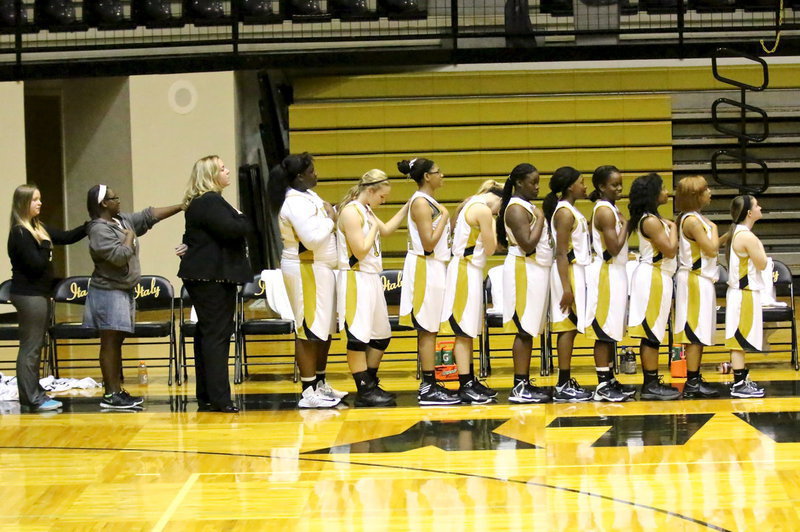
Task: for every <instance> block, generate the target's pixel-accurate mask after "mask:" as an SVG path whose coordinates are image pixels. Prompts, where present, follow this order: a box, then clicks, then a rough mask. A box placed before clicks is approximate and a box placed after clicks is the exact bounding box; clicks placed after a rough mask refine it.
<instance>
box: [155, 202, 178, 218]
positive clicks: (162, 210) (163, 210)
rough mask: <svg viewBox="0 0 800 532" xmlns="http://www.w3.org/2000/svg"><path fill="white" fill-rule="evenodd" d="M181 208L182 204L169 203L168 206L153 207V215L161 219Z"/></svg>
mask: <svg viewBox="0 0 800 532" xmlns="http://www.w3.org/2000/svg"><path fill="white" fill-rule="evenodd" d="M182 210H183V204H182V203H180V204H178V205H170V206H169V207H153V216H155V217H156V219H158V220H163V219H165V218H169V217H170V216H174V215H176V214H178V213H179V212H181V211H182Z"/></svg>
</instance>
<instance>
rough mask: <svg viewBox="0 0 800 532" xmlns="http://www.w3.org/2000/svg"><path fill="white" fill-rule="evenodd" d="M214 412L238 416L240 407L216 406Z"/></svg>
mask: <svg viewBox="0 0 800 532" xmlns="http://www.w3.org/2000/svg"><path fill="white" fill-rule="evenodd" d="M211 410H212V412H222V413H223V414H238V413H239V407H238V406H235V405H225V406H215V407H213V408H212V409H211Z"/></svg>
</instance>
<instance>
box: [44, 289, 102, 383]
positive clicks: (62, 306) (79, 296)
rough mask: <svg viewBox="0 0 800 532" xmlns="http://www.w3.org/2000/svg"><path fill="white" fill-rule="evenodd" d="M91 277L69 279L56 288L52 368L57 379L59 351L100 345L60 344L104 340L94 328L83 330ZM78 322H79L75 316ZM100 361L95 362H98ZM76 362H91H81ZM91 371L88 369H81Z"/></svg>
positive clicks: (51, 356)
mask: <svg viewBox="0 0 800 532" xmlns="http://www.w3.org/2000/svg"><path fill="white" fill-rule="evenodd" d="M89 279H90V278H89V277H88V276H86V275H79V276H74V277H67V278H66V279H64V280H62V281H60V282H59V283H58V284H57V285H56V288H55V294H54V295H53V314H52V316H53V317H52V321H51V325H50V367H51V368H52V370H53V375H54V376H55V377H56V378H58V377H59V364H58V347H59V346H60V345H61V346H65V345H73V346H74V345H99V343H98V342H79V343H69V344H67V343H59V340H93V339H98V338H100V335H99V333H98V331H97V329H95V328H94V327H84V326H83V306H84V305H85V304H86V296H87V295H88V294H89ZM62 311H63V313H66V319H65V320H64V321H59V314H62ZM76 312H77V313H78V319H77V320H76V319H75V313H76ZM96 359H97V357H96V356H95V357H93V358H92V359H91V360H92V361H93V362H94V361H96ZM73 360H75V361H84V362H85V361H88V360H89V359H77V358H73ZM81 367H88V366H81Z"/></svg>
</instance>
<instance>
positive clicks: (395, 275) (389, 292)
mask: <svg viewBox="0 0 800 532" xmlns="http://www.w3.org/2000/svg"><path fill="white" fill-rule="evenodd" d="M381 284H382V285H383V295H384V297H385V298H386V304H387V305H399V304H400V293H401V291H402V289H403V270H383V271H382V272H381Z"/></svg>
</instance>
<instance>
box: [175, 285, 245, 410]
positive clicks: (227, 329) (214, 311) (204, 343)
mask: <svg viewBox="0 0 800 532" xmlns="http://www.w3.org/2000/svg"><path fill="white" fill-rule="evenodd" d="M184 285H185V286H186V291H187V292H189V297H191V298H192V304H193V305H194V308H195V311H196V312H197V328H196V330H195V334H194V360H195V373H196V375H197V400H198V401H201V402H206V403H211V405H212V406H215V407H223V406H227V405H229V404H231V385H230V381H229V380H228V355H229V353H230V343H231V334H233V317H234V313H235V311H236V285H235V284H233V283H216V282H213V281H190V280H188V279H187V280H185V281H184Z"/></svg>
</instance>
